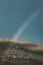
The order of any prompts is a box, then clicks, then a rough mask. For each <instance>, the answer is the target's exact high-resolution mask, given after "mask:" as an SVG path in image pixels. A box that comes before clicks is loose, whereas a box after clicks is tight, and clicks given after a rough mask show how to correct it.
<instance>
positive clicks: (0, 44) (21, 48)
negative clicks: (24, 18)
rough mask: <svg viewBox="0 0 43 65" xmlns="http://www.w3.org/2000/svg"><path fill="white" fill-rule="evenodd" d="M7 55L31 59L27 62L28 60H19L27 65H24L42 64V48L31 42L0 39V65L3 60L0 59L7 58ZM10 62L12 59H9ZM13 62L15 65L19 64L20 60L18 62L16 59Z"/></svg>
mask: <svg viewBox="0 0 43 65" xmlns="http://www.w3.org/2000/svg"><path fill="white" fill-rule="evenodd" d="M9 54H10V55H12V56H13V55H16V56H20V55H21V56H29V57H31V58H32V60H31V61H28V60H25V61H24V60H23V59H21V61H22V63H24V64H25V62H26V63H27V64H26V65H28V64H29V63H30V62H31V63H33V64H34V63H36V65H37V63H39V65H40V63H41V64H43V63H42V61H43V46H40V45H36V44H33V43H31V42H25V41H16V40H9V39H0V63H2V62H3V58H1V57H2V56H7V55H9ZM10 60H12V59H10ZM34 60H35V61H34ZM12 61H13V60H12ZM14 61H16V63H17V62H18V63H20V62H21V61H20V60H19V61H18V60H17V59H15V60H14ZM23 61H24V62H23ZM27 61H28V62H29V63H28V62H27ZM9 63H10V61H9ZM22 63H21V64H22ZM15 65H16V64H15ZM22 65H23V64H22ZM30 65H31V64H30Z"/></svg>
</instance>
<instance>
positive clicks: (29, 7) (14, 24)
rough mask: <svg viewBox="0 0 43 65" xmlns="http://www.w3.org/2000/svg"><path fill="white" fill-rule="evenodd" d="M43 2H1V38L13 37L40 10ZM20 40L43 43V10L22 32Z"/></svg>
mask: <svg viewBox="0 0 43 65" xmlns="http://www.w3.org/2000/svg"><path fill="white" fill-rule="evenodd" d="M40 7H42V8H43V0H0V38H11V37H13V36H12V35H13V34H15V33H16V32H17V30H18V29H19V28H20V27H21V26H22V24H23V23H24V22H25V21H26V20H27V18H28V17H30V16H31V14H33V13H34V12H35V11H36V10H37V9H38V8H40ZM19 40H25V41H31V42H39V43H43V9H42V10H41V11H40V13H39V14H38V15H37V16H36V17H35V18H34V19H33V20H32V21H31V23H30V24H29V26H28V27H26V29H25V30H24V32H22V34H21V36H20V38H19Z"/></svg>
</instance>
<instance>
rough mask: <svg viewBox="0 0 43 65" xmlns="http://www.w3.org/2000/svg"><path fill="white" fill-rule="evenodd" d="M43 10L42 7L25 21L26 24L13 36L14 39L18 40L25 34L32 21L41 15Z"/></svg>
mask: <svg viewBox="0 0 43 65" xmlns="http://www.w3.org/2000/svg"><path fill="white" fill-rule="evenodd" d="M41 10H42V7H40V8H39V9H38V10H36V11H35V12H34V13H33V14H32V15H31V16H30V17H28V19H27V20H26V21H25V23H24V24H23V25H22V26H21V27H20V28H19V29H18V31H17V33H16V34H14V35H13V37H12V39H13V40H14V39H16V40H18V39H19V37H20V36H21V34H22V33H23V32H24V30H25V29H26V27H27V26H29V24H30V23H31V22H32V20H33V19H34V18H35V17H36V16H37V15H38V14H39V13H40V11H41Z"/></svg>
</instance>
